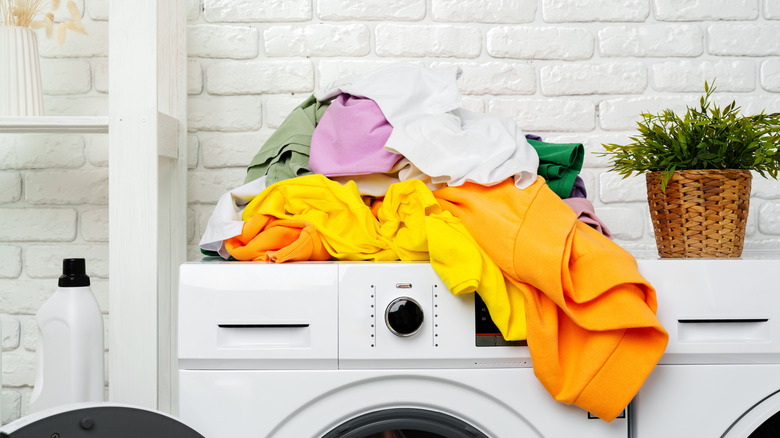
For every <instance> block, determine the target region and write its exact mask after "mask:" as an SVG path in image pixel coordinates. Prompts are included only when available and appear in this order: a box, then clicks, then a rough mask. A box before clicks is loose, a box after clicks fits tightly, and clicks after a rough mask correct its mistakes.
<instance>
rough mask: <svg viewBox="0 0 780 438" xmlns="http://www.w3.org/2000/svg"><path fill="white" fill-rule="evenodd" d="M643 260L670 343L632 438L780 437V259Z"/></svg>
mask: <svg viewBox="0 0 780 438" xmlns="http://www.w3.org/2000/svg"><path fill="white" fill-rule="evenodd" d="M637 258H638V260H637V262H638V264H639V270H640V272H642V274H643V275H644V276H645V277H646V278H647V279H648V280H649V281H650V283H651V284H652V285H653V286H654V287H655V289H656V292H657V296H658V319H659V320H660V321H661V323H662V324H663V326H664V327H665V328H666V330H667V331H668V332H669V344H668V346H667V348H666V352H665V354H664V355H663V357H662V358H661V360H660V361H659V364H658V366H656V367H655V369H654V371H653V372H652V373H651V374H650V376H649V377H648V379H647V380H646V381H645V383H644V385H643V386H642V388H641V389H640V391H639V393H638V394H637V396H636V397H635V398H634V401H633V402H632V414H633V415H632V416H631V419H630V422H631V425H630V428H631V433H632V436H635V437H639V438H655V437H724V438H743V437H751V438H774V437H780V414H778V412H780V253H776V252H760V251H755V252H751V251H746V252H745V253H743V256H742V258H741V259H687V260H686V259H683V260H669V259H663V260H659V259H657V258H655V257H654V256H653V255H649V256H648V255H643V254H637Z"/></svg>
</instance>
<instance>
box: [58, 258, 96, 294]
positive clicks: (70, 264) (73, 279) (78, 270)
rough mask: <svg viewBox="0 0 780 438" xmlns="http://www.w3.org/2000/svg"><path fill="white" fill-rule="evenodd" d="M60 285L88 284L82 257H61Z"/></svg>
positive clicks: (80, 285)
mask: <svg viewBox="0 0 780 438" xmlns="http://www.w3.org/2000/svg"><path fill="white" fill-rule="evenodd" d="M59 286H60V287H82V286H89V277H88V276H87V268H86V265H85V263H84V259H62V276H60V281H59Z"/></svg>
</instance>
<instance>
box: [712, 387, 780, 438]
mask: <svg viewBox="0 0 780 438" xmlns="http://www.w3.org/2000/svg"><path fill="white" fill-rule="evenodd" d="M778 436H780V391H777V392H775V393H774V394H772V395H770V396H769V397H767V398H766V399H764V400H762V401H761V402H760V403H757V404H756V405H755V406H753V407H752V408H751V409H750V410H749V411H747V412H745V415H743V416H742V417H740V418H739V419H738V420H737V421H735V422H734V424H732V425H731V427H729V429H728V431H727V432H726V433H725V434H724V435H723V438H775V437H778Z"/></svg>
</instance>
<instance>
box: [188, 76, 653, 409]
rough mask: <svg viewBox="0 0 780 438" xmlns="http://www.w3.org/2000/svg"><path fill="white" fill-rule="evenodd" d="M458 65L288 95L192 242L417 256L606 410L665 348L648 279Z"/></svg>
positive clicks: (576, 161)
mask: <svg viewBox="0 0 780 438" xmlns="http://www.w3.org/2000/svg"><path fill="white" fill-rule="evenodd" d="M460 74H461V72H460V70H459V69H457V68H441V69H428V68H425V67H421V66H416V65H412V64H405V63H400V64H394V65H391V66H388V67H385V68H382V69H379V70H376V71H374V72H371V73H368V74H364V75H355V76H350V77H346V78H342V79H340V80H338V81H336V82H334V83H332V84H331V85H329V86H327V87H325V89H323V90H320V91H318V92H316V93H315V94H314V95H312V96H310V97H309V98H307V99H306V100H305V101H304V102H303V103H301V105H299V106H298V107H297V108H295V109H294V110H293V111H292V112H291V113H290V114H289V115H288V116H287V118H286V119H285V120H284V122H283V123H282V124H281V125H280V126H279V128H278V129H277V130H276V131H275V132H274V134H273V135H272V136H271V137H270V138H269V139H268V141H267V142H266V143H265V144H264V145H263V146H262V148H261V149H260V150H259V152H258V153H257V155H256V156H255V157H254V159H253V160H252V161H251V163H250V164H249V167H248V169H247V176H246V180H245V184H244V185H242V186H241V187H238V188H236V189H234V190H231V191H229V192H228V193H226V194H225V195H223V196H222V198H221V199H220V200H219V202H218V204H217V206H216V208H215V210H214V212H213V214H212V216H211V218H210V219H209V223H208V226H207V229H206V230H205V232H204V235H203V237H202V239H201V242H200V247H201V250H202V251H204V252H205V253H218V254H219V255H221V256H222V257H224V258H226V259H230V258H233V259H236V260H256V261H273V262H277V263H281V262H289V261H304V260H330V259H337V260H373V261H395V260H402V261H417V260H429V261H430V263H431V265H432V266H433V268H434V269H435V270H436V272H437V274H438V275H439V276H440V277H441V279H442V281H443V282H444V284H445V285H446V286H447V287H448V288H449V289H450V291H451V292H452V293H453V294H456V295H458V294H463V293H471V292H475V291H478V293H479V294H480V296H481V297H482V299H483V300H484V301H485V304H486V305H487V307H488V310H489V312H490V315H491V317H492V318H493V322H494V323H495V324H496V326H497V327H498V328H499V330H500V331H501V333H502V335H503V336H504V338H506V339H507V340H527V342H528V347H529V350H530V353H531V358H532V361H533V368H534V372H535V374H536V376H537V377H538V378H539V380H540V381H541V382H542V384H543V385H544V386H545V388H547V390H548V391H549V392H550V394H551V395H552V396H553V397H554V398H555V399H556V400H559V401H561V402H564V403H573V404H576V405H578V406H580V407H582V408H583V409H586V410H588V411H590V412H592V413H594V414H595V415H597V416H599V417H600V418H602V419H605V420H607V421H611V420H612V419H614V418H615V417H616V416H617V415H618V414H619V413H620V412H621V411H622V410H623V409H624V408H625V406H626V405H628V403H629V402H630V401H631V399H632V398H633V396H634V395H635V394H636V393H637V392H638V391H639V388H640V387H641V385H642V383H643V382H644V380H645V379H646V378H647V376H648V374H649V373H650V371H652V369H653V368H654V367H655V364H656V363H657V362H658V360H659V359H660V357H661V355H662V354H663V351H664V349H665V348H666V343H667V340H668V334H667V333H666V331H665V330H664V328H663V327H662V326H661V325H660V323H659V322H658V320H657V319H656V316H655V312H656V297H655V291H654V289H653V287H652V286H651V285H650V284H649V283H648V282H647V281H646V280H645V279H644V278H643V277H642V276H641V275H640V273H639V272H638V270H637V265H636V261H635V260H634V258H633V257H632V256H631V255H630V254H629V253H628V252H626V251H625V250H624V249H622V248H621V247H620V246H618V245H617V244H615V243H614V242H612V241H611V240H610V235H609V231H608V230H607V228H606V227H605V226H604V225H603V224H602V223H601V221H599V220H598V217H597V216H596V215H595V212H594V210H593V206H592V204H590V202H589V201H588V200H587V199H586V193H585V186H584V184H583V183H582V180H581V179H580V178H579V176H578V174H579V172H580V170H581V168H582V163H583V158H584V149H583V146H582V144H578V143H570V144H561V143H546V142H543V141H542V139H540V138H539V137H536V136H531V135H529V136H526V135H525V134H523V133H522V132H521V131H520V129H518V127H517V125H516V123H515V122H514V121H513V120H511V119H509V118H506V117H502V116H500V115H496V114H483V113H477V112H473V111H469V110H467V109H464V108H462V107H461V98H460V94H459V92H458V88H457V79H458V77H459V75H460Z"/></svg>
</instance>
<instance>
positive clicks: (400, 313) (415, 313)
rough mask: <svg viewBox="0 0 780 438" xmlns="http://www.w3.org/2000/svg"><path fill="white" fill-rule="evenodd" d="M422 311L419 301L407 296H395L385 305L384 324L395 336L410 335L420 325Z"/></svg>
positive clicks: (415, 331)
mask: <svg viewBox="0 0 780 438" xmlns="http://www.w3.org/2000/svg"><path fill="white" fill-rule="evenodd" d="M422 323H423V311H422V307H420V303H418V302H417V301H415V300H413V299H411V298H409V297H400V298H396V299H394V300H393V301H391V302H390V304H388V305H387V310H385V324H387V328H389V329H390V331H391V332H392V333H393V334H394V335H396V336H412V335H413V334H415V333H417V332H418V331H419V330H420V327H422Z"/></svg>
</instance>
